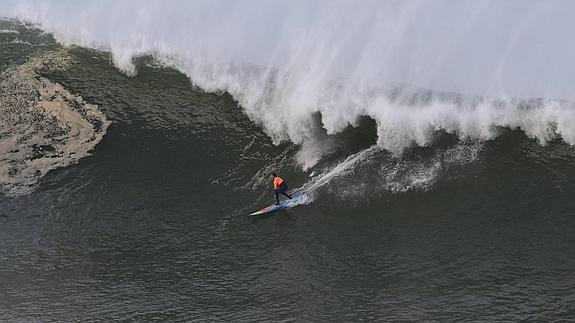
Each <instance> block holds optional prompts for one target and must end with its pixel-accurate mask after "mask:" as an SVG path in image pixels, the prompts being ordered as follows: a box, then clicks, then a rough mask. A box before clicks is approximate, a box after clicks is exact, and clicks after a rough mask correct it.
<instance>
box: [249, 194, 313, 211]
mask: <svg viewBox="0 0 575 323" xmlns="http://www.w3.org/2000/svg"><path fill="white" fill-rule="evenodd" d="M301 196H302V193H300V192H295V193H292V194H291V197H292V198H291V200H290V199H288V198H287V197H285V199H282V200H281V201H280V204H275V203H274V204H272V205H270V206H266V207H264V208H263V209H260V210H257V211H255V212H253V213H250V215H260V214H266V213H271V212H274V211H277V210H281V209H283V208H285V207H287V206H290V205H292V204H294V203H296V202H297V201H298V200H299V199H300V197H301Z"/></svg>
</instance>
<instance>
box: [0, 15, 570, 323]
mask: <svg viewBox="0 0 575 323" xmlns="http://www.w3.org/2000/svg"><path fill="white" fill-rule="evenodd" d="M3 23H4V24H5V25H6V26H5V28H14V29H18V30H20V32H19V34H17V35H16V34H10V33H3V34H0V40H1V46H0V67H1V68H2V69H3V70H5V69H6V68H8V67H9V66H17V65H20V64H23V63H24V62H25V61H26V59H27V57H32V56H35V55H39V53H42V52H45V51H50V50H56V49H59V48H60V46H59V45H57V44H56V43H55V42H54V40H53V39H52V38H51V37H50V36H49V35H45V34H40V32H39V31H37V30H34V29H27V28H24V27H22V26H21V25H18V24H15V23H13V22H3ZM15 39H18V40H20V41H22V42H26V43H22V42H15V41H14V40H15ZM67 55H69V56H70V57H72V59H73V60H74V63H73V64H72V65H70V66H69V67H68V68H66V69H64V70H58V71H44V72H42V73H41V74H42V76H44V77H46V78H47V79H49V80H50V81H52V82H57V83H59V84H62V85H63V86H64V88H66V89H67V90H68V91H70V92H72V93H74V94H76V95H80V96H82V98H83V99H84V100H85V101H86V102H89V103H93V104H96V105H98V107H99V109H100V110H101V111H102V112H103V113H104V114H105V115H106V116H107V118H108V119H109V120H110V121H111V122H112V124H111V125H110V126H109V128H108V130H107V133H106V134H105V136H104V137H103V139H102V141H101V142H99V143H98V144H97V146H96V147H95V148H94V149H93V151H92V154H91V156H88V157H85V158H82V159H80V160H79V161H78V162H77V163H72V164H71V165H68V166H66V167H60V168H57V169H54V170H51V171H50V172H48V173H47V175H45V176H43V177H42V178H40V179H39V181H38V182H37V184H35V185H34V190H33V191H32V192H30V193H26V194H19V195H16V196H12V195H3V196H1V197H0V264H1V265H0V286H1V289H2V291H3V293H0V321H6V322H18V321H20V322H30V321H41V322H48V321H58V322H62V321H116V320H127V321H153V320H158V321H194V320H197V321H280V320H286V321H518V320H532V321H569V320H571V319H573V317H575V294H574V293H573V290H574V288H575V274H574V270H575V238H574V237H575V235H574V232H575V217H574V216H575V214H574V212H573V210H574V208H575V199H574V198H573V196H574V194H575V166H574V161H575V151H574V150H573V148H572V147H570V146H568V145H566V144H564V143H562V142H561V141H553V142H551V143H549V144H548V145H546V146H541V145H539V143H537V142H536V141H534V140H532V139H529V138H527V137H525V135H524V134H523V133H522V132H521V131H520V130H509V129H501V132H502V134H501V135H500V136H499V137H497V138H496V139H494V140H491V141H487V142H483V143H471V144H469V143H461V142H459V141H458V140H457V139H456V138H453V137H451V136H450V135H446V134H438V138H437V140H436V142H435V143H434V144H433V145H431V147H427V148H416V147H414V148H413V149H410V150H409V151H407V152H406V153H405V155H404V156H403V157H401V158H399V157H392V156H391V155H389V154H387V153H385V152H381V153H379V154H376V155H375V156H368V157H366V158H371V160H370V161H369V162H366V163H363V164H359V165H357V166H356V167H355V168H354V169H353V171H352V172H349V173H345V174H343V175H342V176H338V177H336V178H335V179H334V180H330V181H329V183H327V184H326V185H323V186H321V187H320V188H319V189H317V190H316V191H315V192H314V195H313V200H312V201H311V202H310V203H309V204H306V205H300V206H298V207H295V208H292V209H289V210H284V211H280V212H277V213H274V214H273V215H270V216H261V217H249V216H247V214H249V213H250V212H252V211H254V210H256V209H258V208H260V207H263V206H265V205H267V204H269V203H271V202H272V191H271V189H270V186H271V185H270V183H269V181H268V170H269V169H275V170H278V171H279V172H280V173H281V174H282V176H283V177H284V178H286V179H287V180H288V182H289V183H290V185H291V186H292V187H297V186H300V185H303V184H304V183H308V182H309V181H310V176H311V177H312V178H313V176H315V174H313V173H312V172H316V173H318V172H319V173H321V172H322V171H323V170H330V169H334V165H337V164H338V163H341V162H342V160H344V159H345V157H347V156H349V155H352V154H354V153H357V152H359V151H361V150H363V149H365V148H367V147H369V146H371V145H372V144H373V143H374V141H375V129H374V125H373V122H371V121H370V120H364V122H362V123H361V124H360V126H359V127H358V128H356V129H349V130H348V131H346V132H344V133H342V134H340V135H338V136H337V138H336V140H337V141H338V142H339V143H340V149H339V150H338V152H337V153H334V154H332V155H330V156H328V157H326V159H325V160H323V161H322V162H320V164H319V165H318V166H316V168H315V169H312V170H308V171H303V170H301V168H300V167H298V166H297V164H296V163H295V161H294V160H293V157H294V155H295V152H296V151H297V147H295V146H293V145H291V144H283V145H280V146H274V145H273V144H272V143H271V140H270V139H269V138H268V136H267V135H266V134H265V133H263V131H262V129H261V128H260V127H259V126H258V125H257V124H254V123H252V122H251V121H250V120H249V119H248V118H247V116H245V115H244V114H243V113H242V110H241V108H240V107H238V105H237V103H236V102H235V101H234V99H233V98H232V97H231V96H230V95H228V94H226V93H205V92H203V91H201V90H200V89H197V88H195V87H194V86H193V85H192V84H191V83H190V81H189V80H188V78H187V77H185V76H184V75H182V74H180V73H179V72H177V71H175V70H172V69H169V68H164V67H161V66H157V65H156V64H155V63H154V60H153V59H151V58H148V57H143V58H140V59H138V62H137V67H138V74H137V75H136V76H134V77H128V76H126V75H124V74H122V73H121V72H119V71H118V70H117V69H115V68H114V67H113V66H112V65H111V64H110V57H109V54H107V53H105V52H98V51H94V50H88V49H82V48H70V49H68V51H67ZM461 145H463V147H464V148H465V147H478V148H476V153H475V154H474V155H473V158H471V160H470V161H466V162H465V163H461V162H457V163H450V162H449V158H448V155H449V152H451V151H452V150H453V149H457V147H460V146H461ZM437 156H440V157H437ZM390 169H391V170H393V171H394V173H393V174H395V175H393V176H392V175H390V177H389V178H390V179H391V180H393V181H394V183H395V184H394V186H385V185H384V184H385V183H382V180H381V179H379V178H378V176H380V175H381V174H382V173H385V172H386V171H388V170H390ZM398 174H399V175H398ZM402 174H403V175H402ZM374 178H376V179H374Z"/></svg>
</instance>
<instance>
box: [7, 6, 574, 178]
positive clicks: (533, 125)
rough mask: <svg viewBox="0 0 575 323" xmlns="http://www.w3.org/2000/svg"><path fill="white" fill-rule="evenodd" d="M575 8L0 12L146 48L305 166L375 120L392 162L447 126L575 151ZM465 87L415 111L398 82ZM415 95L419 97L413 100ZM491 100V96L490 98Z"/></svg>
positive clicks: (125, 51)
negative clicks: (233, 103)
mask: <svg viewBox="0 0 575 323" xmlns="http://www.w3.org/2000/svg"><path fill="white" fill-rule="evenodd" d="M572 12H575V2H573V1H545V2H543V1H523V0H514V1H513V0H510V1H495V0H492V1H488V0H485V1H475V0H473V1H472V0H467V1H464V0H461V1H448V0H443V1H442V0H438V1H418V0H413V1H409V0H406V1H369V0H364V1H361V2H357V1H338V0H330V1H321V0H313V1H306V0H295V1H274V0H269V1H268V0H261V1H260V0H252V1H242V2H229V1H220V0H209V1H208V0H205V1H176V0H173V1H170V2H169V3H165V2H163V1H154V0H150V1H145V2H141V1H136V0H125V1H111V0H102V1H97V2H96V1H94V2H79V1H36V0H24V1H22V0H18V1H16V0H4V4H3V5H2V6H1V8H0V15H5V16H12V17H17V18H19V19H22V20H26V21H30V22H33V23H36V24H39V25H40V26H41V28H43V29H45V30H47V31H49V32H52V33H54V35H55V37H56V38H57V39H58V40H60V41H62V42H63V43H65V44H79V45H82V46H88V47H95V48H100V49H105V50H110V51H111V52H112V55H113V61H114V64H116V66H118V67H119V68H120V69H122V70H123V71H125V72H126V73H128V74H133V73H135V72H136V70H135V67H134V65H133V63H132V58H133V57H134V56H138V55H143V54H152V55H154V56H155V57H156V58H157V59H158V61H160V62H162V63H164V64H167V65H170V66H174V67H176V68H177V69H179V70H180V71H182V72H184V73H185V74H187V75H188V76H189V77H190V78H191V79H192V81H193V82H194V83H195V84H196V85H198V86H200V87H202V88H204V89H206V90H209V91H215V90H225V91H228V92H229V93H231V94H232V95H233V96H234V97H235V98H236V99H237V100H238V101H239V102H240V104H241V105H242V106H243V108H244V109H245V112H246V114H247V115H248V116H249V117H250V118H251V119H252V120H254V121H255V122H257V123H258V124H260V125H262V126H263V128H264V130H265V131H266V133H267V134H268V135H269V136H270V137H271V138H272V139H273V140H274V142H275V143H279V142H282V141H285V140H291V141H293V142H294V143H296V144H301V145H302V151H301V152H300V153H299V154H298V157H299V159H300V162H301V163H302V165H303V166H304V167H306V168H309V167H311V166H313V165H314V164H315V163H316V162H317V161H318V160H319V158H321V155H322V153H323V149H322V146H323V145H322V143H321V142H318V141H317V138H316V136H315V133H317V132H316V131H315V130H316V129H314V127H315V125H314V123H313V122H312V120H313V117H312V116H313V115H314V114H315V113H318V112H319V113H321V115H322V121H323V124H322V126H323V127H324V128H325V130H326V131H327V132H328V133H336V132H338V131H341V130H342V129H344V128H345V127H346V126H347V125H349V124H354V123H355V122H356V121H357V119H358V117H359V116H361V115H368V116H371V117H372V118H374V119H375V120H376V123H377V128H378V145H379V146H380V147H383V148H385V149H388V150H390V151H392V152H394V153H396V154H400V153H401V152H402V151H403V150H404V149H405V147H408V146H410V145H412V144H414V143H415V144H417V145H428V144H429V143H430V141H431V139H432V136H433V133H434V132H435V131H437V130H443V131H446V132H450V133H455V134H457V135H459V136H460V137H462V138H474V139H481V140H488V139H491V138H493V137H495V136H496V135H497V128H498V127H509V128H521V129H522V130H523V131H525V133H526V134H527V135H528V136H530V137H533V138H536V139H537V140H539V141H540V142H541V143H543V144H544V143H545V142H547V141H548V140H550V139H552V138H556V137H561V138H563V139H564V140H565V141H566V142H567V143H569V144H571V145H573V144H575V122H573V121H575V109H574V107H573V105H572V104H570V103H566V102H564V101H559V100H551V99H546V100H543V101H541V102H540V103H541V104H536V105H532V106H525V101H524V100H521V99H518V98H530V97H543V98H563V99H567V100H573V99H575V76H574V75H575V61H574V60H573V59H572V58H573V57H575V42H572V41H570V39H572V35H571V34H572V30H573V29H574V27H575V21H574V20H573V19H572V16H571V14H570V13H572ZM399 83H402V84H408V86H409V87H410V88H412V89H417V88H429V89H434V90H439V91H453V92H457V93H462V94H463V97H465V98H468V99H466V100H462V101H457V100H455V101H454V100H443V99H441V98H436V99H431V100H427V101H424V102H423V103H421V102H420V103H417V104H414V103H413V102H412V100H410V97H409V95H408V93H411V94H410V95H415V94H417V93H418V91H417V90H413V91H408V92H406V94H402V96H405V97H404V98H403V99H400V100H398V99H397V98H395V97H393V96H391V97H390V96H389V89H390V88H393V86H395V85H394V84H399ZM414 93H415V94H414ZM472 95H479V96H482V97H484V99H482V100H479V102H477V100H475V99H472V98H471V96H472ZM489 97H495V98H498V99H497V100H495V99H489Z"/></svg>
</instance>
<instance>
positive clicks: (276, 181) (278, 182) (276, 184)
mask: <svg viewBox="0 0 575 323" xmlns="http://www.w3.org/2000/svg"><path fill="white" fill-rule="evenodd" d="M283 182H284V180H283V179H282V178H281V177H279V176H276V177H274V190H277V188H278V187H280V185H282V183H283Z"/></svg>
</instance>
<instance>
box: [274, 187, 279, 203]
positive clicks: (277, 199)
mask: <svg viewBox="0 0 575 323" xmlns="http://www.w3.org/2000/svg"><path fill="white" fill-rule="evenodd" d="M278 193H279V192H278V190H275V191H274V196H275V198H276V204H280V197H279V194H278Z"/></svg>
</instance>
